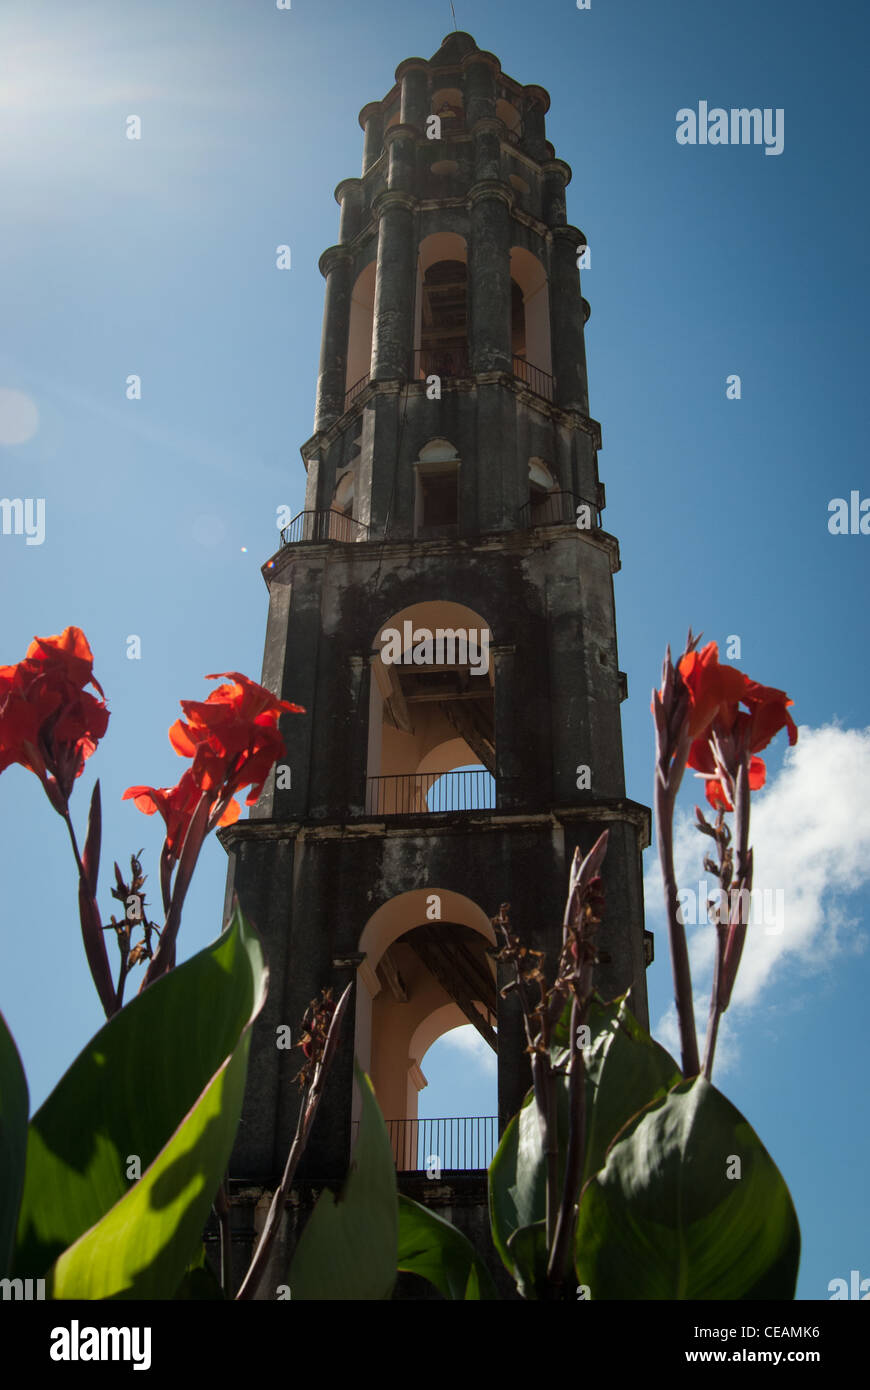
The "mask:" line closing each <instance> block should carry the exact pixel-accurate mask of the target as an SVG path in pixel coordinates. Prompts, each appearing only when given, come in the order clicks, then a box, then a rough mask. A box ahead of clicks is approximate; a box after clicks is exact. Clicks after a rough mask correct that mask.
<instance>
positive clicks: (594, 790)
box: [221, 32, 649, 1242]
mask: <svg viewBox="0 0 870 1390" xmlns="http://www.w3.org/2000/svg"><path fill="white" fill-rule="evenodd" d="M548 107H549V97H548V95H547V93H546V92H545V91H544V90H543V88H541V87H537V86H522V85H521V84H519V83H518V82H516V81H514V80H513V79H512V78H509V77H507V76H506V75H505V74H504V73H503V72H502V71H501V65H500V63H499V61H498V59H497V58H496V57H494V55H493V54H492V53H488V52H485V51H483V50H481V49H479V48H478V47H477V45H476V44H475V42H474V40H473V39H472V38H471V37H470V36H469V35H468V34H464V33H458V32H457V33H452V34H450V35H449V36H448V37H447V38H446V39H445V40H444V43H443V44H442V45H441V48H440V49H439V50H438V52H437V53H436V54H435V55H434V57H432V58H431V59H429V60H428V61H426V60H424V59H422V58H408V59H406V60H405V61H404V62H403V63H400V65H399V67H398V68H397V69H396V84H395V86H394V87H393V88H392V90H391V91H390V92H389V93H388V94H387V95H386V96H385V97H384V99H383V100H382V101H375V102H372V103H370V104H369V105H368V106H366V107H364V109H363V111H362V112H361V113H360V124H361V125H362V127H363V129H364V131H365V153H364V158H363V168H362V177H361V178H349V179H345V180H343V181H342V182H341V183H340V184H339V185H338V188H337V189H336V195H335V196H336V200H337V201H338V203H339V204H340V207H341V223H340V231H339V241H338V244H337V245H336V246H332V247H330V248H329V249H328V250H327V251H325V252H324V253H323V255H322V257H321V259H320V268H321V271H322V273H323V275H324V277H325V279H326V301H325V310H324V319H323V334H322V341H321V352H320V372H319V378H318V387H317V404H316V412H315V420H314V433H313V435H312V437H311V439H309V440H308V441H307V443H305V444H304V445H303V446H302V450H301V452H302V457H303V459H304V462H305V468H306V470H307V475H308V476H307V488H306V494H305V509H304V511H303V512H301V513H300V514H299V516H297V517H296V518H295V519H294V520H293V521H292V522H291V524H290V525H289V526H288V527H287V529H286V530H285V531H284V532H283V533H282V544H281V548H280V550H279V551H278V552H277V553H276V554H275V555H274V556H273V557H272V559H271V560H269V561H268V562H267V564H266V565H265V566H264V569H263V574H264V578H265V580H266V584H267V587H268V590H269V617H268V628H267V635H266V645H265V657H264V661H263V676H262V680H263V683H264V684H265V685H266V686H268V687H269V688H270V689H271V690H272V691H274V692H275V693H276V694H278V695H280V696H281V697H283V698H286V699H291V700H293V701H296V702H297V703H300V704H302V705H304V706H305V707H306V710H307V714H306V715H305V716H299V715H288V716H286V717H285V719H284V720H283V723H282V732H283V734H284V736H285V740H286V748H287V757H286V760H285V762H284V763H283V764H281V765H280V767H279V769H278V772H277V773H276V775H275V777H274V778H273V779H272V782H271V783H270V784H267V787H266V789H265V791H264V794H263V796H262V798H261V800H260V801H259V803H258V804H257V806H256V807H255V808H254V811H253V813H252V816H251V819H250V820H249V821H246V822H240V823H238V824H236V825H234V826H232V827H230V828H228V829H227V830H225V831H223V832H222V833H221V839H222V841H223V843H224V845H225V847H226V848H227V850H228V852H229V856H230V865H229V880H228V899H227V901H228V904H229V901H230V899H231V895H232V894H233V893H236V894H237V895H238V897H239V900H240V903H241V906H242V908H243V910H244V911H245V912H246V914H247V915H248V916H249V917H250V918H251V920H252V921H253V922H254V923H255V925H256V926H257V928H258V929H259V931H260V933H261V935H262V936H263V938H264V942H265V946H266V951H267V955H268V958H269V963H270V968H271V988H270V994H269V999H268V1002H267V1005H266V1008H265V1012H264V1015H263V1017H262V1018H261V1020H260V1023H259V1025H258V1027H257V1029H256V1032H255V1036H254V1043H253V1047H252V1052H251V1060H250V1066H249V1081H248V1091H247V1097H246V1103H245V1111H244V1118H243V1124H242V1127H241V1131H240V1136H239V1140H238V1144H237V1148H236V1151H235V1154H234V1157H233V1163H232V1167H231V1173H232V1175H233V1177H234V1179H235V1183H234V1192H235V1198H236V1205H237V1207H244V1205H245V1201H246V1200H247V1201H249V1202H253V1201H254V1194H255V1193H256V1192H257V1191H260V1192H261V1191H262V1189H263V1187H268V1186H269V1184H272V1186H274V1184H275V1183H276V1182H277V1180H278V1177H279V1175H280V1172H281V1169H282V1167H283V1164H284V1159H285V1156H286V1153H287V1149H288V1146H289V1143H290V1140H291V1138H292V1134H293V1129H294V1125H295V1121H296V1112H297V1106H298V1100H299V1092H298V1089H297V1088H296V1087H294V1085H293V1084H292V1077H293V1076H294V1074H295V1072H296V1071H297V1070H298V1066H299V1060H300V1057H299V1053H298V1051H297V1052H289V1053H288V1052H286V1051H280V1050H278V1049H277V1048H276V1045H275V1038H276V1029H277V1027H278V1025H280V1024H289V1025H290V1028H291V1030H293V1035H294V1037H295V1036H298V1031H299V1023H300V1020H301V1018H302V1015H303V1012H304V1010H305V1008H306V1006H307V1004H308V1002H309V1001H310V1000H311V999H312V998H313V997H314V996H315V995H316V994H317V993H318V991H319V990H320V989H321V988H322V987H324V986H327V985H332V986H333V988H334V991H335V993H336V995H337V994H338V993H340V992H341V990H342V989H343V988H344V986H345V984H346V983H347V982H348V981H353V982H354V985H355V988H354V997H353V1004H352V1008H351V1013H350V1017H349V1018H348V1019H347V1020H346V1022H345V1030H344V1036H343V1044H342V1048H341V1052H340V1055H339V1056H338V1057H337V1059H336V1063H335V1066H334V1069H333V1071H332V1073H331V1074H330V1079H329V1083H328V1087H327V1092H326V1094H325V1096H324V1100H323V1103H322V1106H321V1109H320V1112H319V1115H318V1120H317V1123H316V1126H315V1130H314V1133H313V1137H312V1142H311V1144H310V1145H309V1148H308V1151H307V1154H306V1158H305V1161H304V1166H303V1167H302V1168H301V1169H300V1173H299V1179H300V1182H299V1191H300V1192H301V1193H302V1194H303V1195H302V1197H300V1203H301V1206H302V1207H303V1208H304V1206H305V1200H306V1199H305V1195H304V1193H305V1189H306V1183H308V1184H311V1185H313V1186H315V1187H316V1185H317V1183H318V1180H319V1181H320V1183H321V1185H322V1183H323V1181H324V1180H325V1181H327V1182H337V1181H338V1180H339V1179H340V1178H341V1177H342V1176H343V1174H344V1172H345V1171H346V1168H347V1163H348V1157H349V1153H350V1149H351V1145H352V1140H353V1135H354V1129H355V1125H354V1121H355V1118H356V1109H355V1107H356V1105H357V1103H358V1100H357V1097H356V1096H355V1087H354V1085H353V1076H352V1066H353V1056H354V1052H356V1054H357V1056H358V1057H359V1060H360V1063H361V1065H362V1066H363V1068H364V1070H366V1071H367V1072H368V1073H369V1075H370V1076H371V1078H372V1081H373V1083H374V1086H375V1090H376V1094H377V1096H378V1099H379V1102H380V1105H381V1109H382V1111H383V1113H384V1118H385V1119H386V1120H387V1121H388V1122H390V1123H391V1133H392V1135H393V1146H394V1152H395V1155H396V1160H397V1167H398V1169H399V1172H400V1181H401V1183H402V1184H403V1185H404V1187H405V1188H406V1190H409V1191H413V1193H414V1195H415V1196H417V1198H418V1200H424V1201H425V1200H428V1201H430V1202H432V1203H436V1204H439V1205H440V1207H441V1209H442V1210H443V1211H444V1212H445V1214H447V1215H448V1216H450V1217H451V1218H452V1219H454V1220H455V1221H456V1222H457V1224H459V1225H461V1226H464V1227H465V1228H466V1229H467V1230H469V1231H471V1232H472V1233H475V1234H476V1235H477V1236H478V1237H479V1240H480V1241H481V1242H482V1241H483V1240H484V1237H483V1235H482V1233H481V1230H480V1227H481V1225H482V1224H485V1202H486V1183H485V1165H486V1162H487V1161H488V1159H489V1157H490V1156H491V1153H492V1147H493V1144H494V1143H495V1142H496V1140H497V1135H496V1133H495V1130H496V1121H495V1120H493V1121H492V1124H491V1129H492V1132H491V1133H487V1132H486V1127H485V1126H484V1128H483V1130H482V1129H481V1125H480V1123H475V1122H474V1120H473V1119H471V1120H469V1121H467V1122H456V1125H455V1127H454V1129H452V1130H451V1131H450V1134H449V1135H448V1134H447V1132H446V1130H445V1132H443V1133H440V1134H433V1133H432V1132H431V1131H430V1132H429V1133H428V1134H427V1135H426V1136H425V1138H424V1137H422V1136H421V1134H420V1133H419V1132H418V1129H417V1126H416V1124H415V1121H416V1116H417V1094H418V1090H419V1089H420V1088H421V1087H422V1086H423V1085H425V1077H424V1073H423V1070H422V1064H423V1062H424V1054H425V1052H426V1049H427V1048H428V1047H429V1046H430V1045H431V1044H432V1043H433V1042H434V1041H435V1040H436V1039H437V1038H438V1037H439V1036H440V1035H441V1034H443V1033H444V1032H445V1031H447V1030H448V1029H449V1028H452V1027H455V1026H456V1025H457V1024H464V1023H467V1022H472V1023H473V1024H474V1025H475V1026H476V1027H477V1028H478V1029H479V1031H480V1032H481V1033H482V1034H483V1036H484V1037H485V1038H486V1040H487V1042H488V1043H489V1044H490V1046H492V1047H493V1048H495V1049H496V1050H497V1053H498V1117H497V1128H498V1130H499V1131H500V1130H501V1128H503V1126H504V1125H505V1123H506V1122H507V1120H508V1119H509V1118H510V1116H511V1115H512V1114H513V1113H514V1112H515V1111H516V1110H517V1109H518V1107H519V1105H520V1104H521V1101H522V1098H523V1095H524V1093H525V1091H526V1089H527V1088H528V1086H529V1084H530V1080H529V1070H528V1060H527V1057H526V1055H525V1052H524V1048H525V1038H524V1035H523V1030H522V1021H521V1017H520V1016H519V1013H518V1009H517V1005H516V996H515V995H514V994H509V995H508V996H507V998H506V999H502V998H501V997H500V994H499V992H498V986H499V985H500V984H501V983H504V982H505V981H501V980H498V979H497V978H496V966H495V964H494V962H493V960H492V957H491V956H490V954H489V953H488V948H489V947H490V946H491V945H492V943H493V942H494V941H495V934H494V932H493V929H492V926H491V924H490V918H491V917H492V916H493V915H494V914H495V913H496V912H497V911H498V907H499V904H500V903H502V902H509V903H510V905H511V906H510V917H511V923H512V927H513V929H514V930H515V931H518V932H519V933H521V934H522V935H523V936H524V937H525V938H526V939H527V941H528V943H529V944H530V945H533V946H534V947H536V948H538V949H541V950H544V951H545V952H546V953H547V954H548V958H549V964H550V968H551V969H552V966H553V963H554V960H555V956H556V955H557V953H558V947H559V943H560V940H561V919H562V911H563V906H564V899H565V893H566V888H567V882H568V868H569V865H570V862H571V858H572V856H573V853H574V849H575V846H578V845H579V846H580V847H581V849H582V850H583V851H584V852H585V851H586V850H587V849H589V848H590V846H591V845H592V844H593V842H594V841H595V839H596V838H597V837H598V835H599V834H600V833H601V831H602V830H603V829H604V828H605V827H606V828H607V829H608V830H609V831H610V839H609V848H608V853H607V858H606V861H605V866H604V880H605V892H606V899H607V912H606V918H605V921H604V924H603V926H602V928H601V936H600V939H601V945H602V947H603V948H604V950H605V951H606V953H607V963H606V964H604V965H602V966H601V967H600V974H599V988H600V990H601V991H602V992H603V993H605V994H607V995H608V996H612V995H615V994H616V993H619V992H622V991H623V990H625V989H626V988H627V987H628V986H632V987H633V1008H634V1012H635V1014H636V1015H637V1016H638V1017H639V1018H640V1019H641V1020H642V1021H643V1022H646V986H645V978H644V970H645V964H646V963H647V962H646V955H647V947H646V944H645V935H644V930H643V896H642V875H641V851H642V849H643V848H644V847H645V845H646V844H647V842H648V833H649V825H648V812H647V810H646V808H645V807H642V806H640V805H638V804H637V803H635V802H632V801H629V800H626V798H625V786H624V774H623V759H622V739H621V728H620V710H619V706H620V701H621V700H623V699H624V698H625V695H626V682H625V677H624V675H623V674H622V673H621V672H620V670H619V666H618V659H617V647H616V627H615V620H614V602H613V581H612V576H613V574H614V572H615V571H616V570H617V569H618V568H619V550H618V545H617V542H616V540H615V538H614V537H613V536H611V535H609V534H608V533H607V532H606V531H605V530H604V529H603V528H602V525H601V511H602V509H603V507H604V502H605V499H604V488H603V486H602V484H601V483H600V482H599V480H598V467H597V457H596V454H597V450H598V448H599V447H600V430H599V426H598V424H597V423H596V421H595V420H593V419H591V418H590V415H589V404H588V395H587V383H586V359H585V348H584V324H585V322H586V319H587V318H588V315H589V306H588V305H587V303H586V301H585V300H584V299H583V298H582V297H581V293H580V276H579V271H578V258H579V254H580V252H581V248H582V247H583V245H584V237H583V235H582V233H581V232H580V231H578V230H577V228H576V227H572V226H570V225H569V224H568V223H567V221H566V210H565V187H566V185H567V183H568V182H569V180H570V178H571V170H570V168H569V167H568V165H567V164H565V163H564V162H563V161H562V160H560V159H557V158H556V157H555V152H554V149H553V146H552V145H551V144H550V143H549V142H548V140H547V139H546V132H545V115H546V112H547V109H548ZM460 768H464V769H468V768H471V769H473V770H471V771H461V772H456V771H455V769H460ZM449 772H453V775H452V776H450V777H443V776H442V775H441V774H445V773H449ZM506 978H507V977H506ZM424 1149H425V1150H426V1156H427V1157H428V1154H429V1153H431V1152H433V1151H434V1152H436V1153H438V1154H439V1155H440V1157H441V1162H442V1167H443V1172H442V1178H441V1181H440V1182H438V1181H427V1179H426V1176H425V1174H421V1173H420V1172H419V1169H420V1167H421V1166H422V1164H423V1162H424V1159H423V1158H421V1154H422V1153H423V1150H424ZM442 1150H443V1153H442ZM255 1184H259V1185H260V1187H259V1188H257V1187H256V1186H255ZM245 1194H247V1197H246V1195H245ZM291 1225H292V1222H291ZM248 1233H249V1235H250V1234H251V1231H250V1229H249V1232H248ZM239 1234H240V1235H243V1232H241V1231H240V1232H239Z"/></svg>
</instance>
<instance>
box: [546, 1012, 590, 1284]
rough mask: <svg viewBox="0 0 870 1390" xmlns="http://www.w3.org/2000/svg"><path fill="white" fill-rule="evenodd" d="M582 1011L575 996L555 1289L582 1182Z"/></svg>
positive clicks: (551, 1270)
mask: <svg viewBox="0 0 870 1390" xmlns="http://www.w3.org/2000/svg"><path fill="white" fill-rule="evenodd" d="M584 1012H585V1010H583V1009H582V1008H581V1007H580V1002H579V1000H578V999H577V997H576V995H575V996H574V999H573V1001H572V1003H571V1060H570V1062H569V1063H568V1108H569V1115H570V1122H569V1127H568V1150H567V1154H566V1157H565V1179H564V1182H563V1185H562V1200H561V1202H560V1204H559V1213H558V1217H557V1219H556V1228H555V1235H554V1238H553V1242H552V1244H551V1245H550V1246H549V1250H550V1261H549V1265H548V1268H547V1277H548V1279H549V1280H550V1282H551V1283H552V1284H553V1285H554V1287H555V1288H556V1289H561V1287H562V1285H563V1284H564V1282H565V1276H566V1274H567V1270H568V1263H569V1258H570V1255H571V1244H572V1241H573V1237H574V1228H575V1222H576V1207H577V1199H578V1197H579V1194H580V1184H581V1182H582V1179H583V1155H584V1152H585V1149H586V1103H585V1102H586V1062H585V1058H584V1056H583V1048H582V1046H579V1045H578V1043H577V1033H578V1031H579V1029H580V1027H581V1025H582V1017H583V1014H584Z"/></svg>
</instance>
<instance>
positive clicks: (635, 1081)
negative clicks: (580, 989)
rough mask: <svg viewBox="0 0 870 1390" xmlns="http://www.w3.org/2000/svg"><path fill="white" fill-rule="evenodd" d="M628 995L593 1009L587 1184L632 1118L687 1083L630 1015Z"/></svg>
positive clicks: (587, 1053) (588, 1049)
mask: <svg viewBox="0 0 870 1390" xmlns="http://www.w3.org/2000/svg"><path fill="white" fill-rule="evenodd" d="M627 997H628V996H627V995H625V996H623V997H622V998H621V999H615V1000H614V1001H613V1003H612V1004H593V1005H592V1007H591V1008H590V1010H589V1028H590V1031H591V1034H592V1040H591V1043H590V1045H589V1047H586V1048H584V1049H583V1056H584V1061H585V1063H586V1158H585V1161H584V1164H583V1180H584V1182H585V1181H586V1179H587V1178H590V1177H591V1176H592V1174H593V1173H597V1172H598V1169H599V1168H602V1167H603V1166H604V1161H605V1157H606V1154H607V1148H608V1146H609V1145H610V1144H611V1142H612V1141H613V1138H614V1136H615V1135H616V1134H617V1133H618V1132H619V1130H620V1129H622V1126H623V1125H624V1124H626V1123H627V1121H628V1120H630V1119H631V1117H632V1115H636V1114H637V1113H638V1111H639V1110H641V1109H642V1108H643V1107H644V1106H645V1105H648V1104H649V1103H650V1101H653V1100H655V1099H656V1097H657V1096H664V1095H666V1094H667V1092H668V1091H669V1090H670V1089H671V1087H672V1086H676V1085H677V1084H678V1083H679V1082H680V1081H682V1079H683V1074H682V1072H681V1071H680V1068H679V1067H678V1066H677V1064H676V1062H675V1061H674V1059H673V1057H671V1055H670V1053H668V1052H666V1051H665V1049H664V1048H663V1047H661V1046H660V1045H659V1044H658V1043H657V1042H656V1041H655V1039H654V1038H651V1037H650V1035H649V1033H648V1032H647V1031H646V1029H645V1028H643V1027H642V1026H641V1025H640V1024H639V1023H638V1021H637V1019H636V1018H635V1017H634V1015H633V1014H632V1013H630V1012H629V1009H628V1004H627Z"/></svg>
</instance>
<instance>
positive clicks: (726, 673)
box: [679, 642, 798, 811]
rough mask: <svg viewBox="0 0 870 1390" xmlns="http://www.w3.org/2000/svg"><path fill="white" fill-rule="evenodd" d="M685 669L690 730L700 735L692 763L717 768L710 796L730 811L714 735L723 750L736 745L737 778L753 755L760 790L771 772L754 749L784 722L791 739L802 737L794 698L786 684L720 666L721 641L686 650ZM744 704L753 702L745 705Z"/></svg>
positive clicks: (731, 769)
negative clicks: (777, 685) (761, 681)
mask: <svg viewBox="0 0 870 1390" xmlns="http://www.w3.org/2000/svg"><path fill="white" fill-rule="evenodd" d="M679 671H680V675H681V676H682V678H683V681H684V683H685V685H686V687H687V689H688V692H689V706H690V716H689V732H690V733H691V734H692V735H694V736H695V737H694V741H693V743H692V746H691V748H690V750H689V758H688V765H689V767H692V768H695V770H696V771H697V772H702V773H710V774H717V775H715V776H711V777H709V778H708V780H707V782H706V785H705V790H706V793H707V800H708V802H709V803H710V805H711V806H713V807H714V808H716V809H719V808H722V809H724V810H726V811H730V810H731V809H732V807H731V802H730V799H729V797H728V793H727V791H726V788H725V785H724V784H723V781H722V777H721V776H719V775H718V769H717V767H716V761H715V759H714V756H713V751H712V748H711V744H710V739H711V737H712V735H713V734H715V735H716V736H717V737H718V739H719V741H720V746H721V747H722V749H723V751H724V750H725V749H726V747H727V749H730V753H731V756H730V758H729V762H731V763H732V764H733V765H732V766H728V767H726V772H728V773H729V774H730V776H731V778H732V780H733V779H734V777H735V776H736V772H737V765H738V763H739V762H740V760H741V759H742V758H743V757H744V756H745V755H747V754H748V755H750V760H749V786H750V788H751V789H752V790H753V791H755V790H757V789H758V788H759V787H763V786H764V782H765V777H766V775H767V772H766V768H765V765H764V762H763V760H762V759H761V758H756V757H752V756H751V755H752V754H754V753H758V752H760V751H761V749H762V748H766V747H767V745H768V744H769V743H770V741H771V739H772V738H774V737H775V735H776V734H778V733H779V731H780V729H783V728H787V729H788V741H789V744H794V743H796V742H797V736H798V731H797V725H796V724H795V722H794V720H793V719H792V717H791V715H790V714H789V713H788V708H787V707H788V706H789V705H792V704H794V701H793V700H790V699H789V697H788V696H787V695H786V693H785V691H784V690H776V689H774V687H773V686H767V685H759V684H758V682H757V681H753V680H750V679H749V677H748V676H744V675H743V673H742V672H741V671H737V670H735V668H734V667H733V666H720V665H719V654H718V648H717V646H716V643H715V642H709V643H708V644H707V646H706V647H704V649H703V651H701V652H689V653H688V654H687V655H686V656H684V657H683V658H682V660H681V661H680V665H679ZM741 704H742V705H745V706H747V708H746V709H741V708H740V705H741Z"/></svg>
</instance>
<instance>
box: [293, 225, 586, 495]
mask: <svg viewBox="0 0 870 1390" xmlns="http://www.w3.org/2000/svg"><path fill="white" fill-rule="evenodd" d="M341 249H344V248H341ZM494 382H495V383H499V384H500V385H502V386H506V387H507V388H508V389H509V390H511V391H513V393H514V395H516V396H517V397H519V398H520V399H521V400H522V402H523V404H524V405H528V406H531V407H532V408H533V409H534V410H537V411H539V412H540V413H541V414H542V415H546V416H548V417H549V418H550V419H552V420H554V421H556V423H557V424H560V425H568V426H573V428H575V429H579V430H582V431H583V433H584V434H588V435H589V436H590V437H591V439H592V443H593V447H594V448H595V449H600V448H601V425H600V424H599V422H598V421H597V420H595V419H593V417H592V416H591V415H581V414H580V412H579V411H578V410H563V409H562V407H561V406H558V405H554V404H553V402H552V401H548V400H545V399H544V397H543V396H537V395H535V393H534V392H533V391H532V390H531V389H530V388H529V387H528V386H527V385H526V383H525V382H524V381H520V379H519V378H518V377H515V376H513V375H510V374H508V373H507V372H480V373H478V375H477V376H471V377H463V378H458V377H457V378H451V377H444V378H442V382H441V389H442V391H460V392H462V391H464V392H471V391H474V390H475V388H476V387H477V386H478V385H483V386H488V385H491V384H492V383H494ZM406 390H411V391H419V392H420V393H424V392H425V391H426V383H425V381H397V380H391V381H370V382H369V383H368V385H367V386H366V387H365V389H364V390H363V391H361V392H360V393H359V395H358V396H357V398H356V400H355V401H354V403H353V405H352V406H351V407H350V409H349V410H346V411H345V412H344V413H343V414H342V415H340V416H339V417H338V419H337V420H334V421H333V422H332V424H331V425H330V426H329V427H328V428H327V429H325V430H320V431H319V432H318V433H317V434H313V435H312V436H311V438H310V439H306V440H305V443H304V444H302V445H301V446H300V450H299V452H300V454H301V455H302V462H303V463H304V464H305V471H306V472H307V471H308V464H309V459H310V458H314V457H316V456H317V455H318V454H319V453H321V452H322V451H324V450H326V449H328V448H329V446H330V445H331V444H333V443H334V441H335V440H336V439H339V438H340V437H341V436H342V435H343V434H344V433H345V431H346V430H347V429H348V427H349V425H350V424H351V422H353V421H355V420H356V419H357V417H358V416H359V414H360V413H361V411H362V409H363V407H364V406H366V405H367V404H368V403H369V401H370V400H371V399H372V397H373V396H375V395H378V394H379V393H380V394H382V395H386V396H393V395H398V393H399V392H400V391H406Z"/></svg>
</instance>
